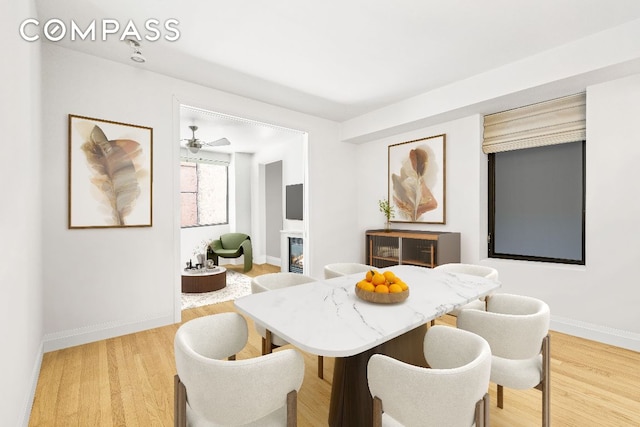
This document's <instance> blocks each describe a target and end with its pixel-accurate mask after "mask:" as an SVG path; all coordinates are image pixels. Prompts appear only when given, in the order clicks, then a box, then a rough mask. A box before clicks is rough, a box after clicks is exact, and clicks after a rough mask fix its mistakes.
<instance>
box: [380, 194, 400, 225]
mask: <svg viewBox="0 0 640 427" xmlns="http://www.w3.org/2000/svg"><path fill="white" fill-rule="evenodd" d="M378 207H379V208H380V212H382V214H383V215H384V217H385V219H386V221H385V223H384V230H385V231H391V218H393V217H394V216H395V214H396V213H395V208H394V207H393V206H391V204H390V203H389V199H383V200H378Z"/></svg>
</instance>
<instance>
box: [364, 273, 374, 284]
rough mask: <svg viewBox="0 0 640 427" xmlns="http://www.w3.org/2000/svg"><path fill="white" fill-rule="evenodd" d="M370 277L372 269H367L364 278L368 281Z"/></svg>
mask: <svg viewBox="0 0 640 427" xmlns="http://www.w3.org/2000/svg"><path fill="white" fill-rule="evenodd" d="M372 277H373V270H369V271H367V274H366V275H365V276H364V279H365V280H366V281H367V282H370V281H371V278H372Z"/></svg>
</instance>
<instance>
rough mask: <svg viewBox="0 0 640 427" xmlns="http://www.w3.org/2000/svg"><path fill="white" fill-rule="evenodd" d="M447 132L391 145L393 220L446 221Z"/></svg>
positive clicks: (415, 221) (391, 203) (390, 168)
mask: <svg viewBox="0 0 640 427" xmlns="http://www.w3.org/2000/svg"><path fill="white" fill-rule="evenodd" d="M446 176H447V175H446V135H445V134H442V135H436V136H430V137H427V138H421V139H415V140H412V141H406V142H401V143H398V144H392V145H389V180H388V183H389V187H388V197H389V203H390V205H391V206H392V207H393V209H394V212H395V216H394V218H392V219H391V222H407V223H427V224H445V223H446V198H445V190H446Z"/></svg>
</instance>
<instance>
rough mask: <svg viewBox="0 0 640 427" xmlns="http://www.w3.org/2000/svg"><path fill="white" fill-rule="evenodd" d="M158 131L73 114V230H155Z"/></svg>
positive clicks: (70, 138)
mask: <svg viewBox="0 0 640 427" xmlns="http://www.w3.org/2000/svg"><path fill="white" fill-rule="evenodd" d="M152 164H153V129H152V128H150V127H146V126H138V125H132V124H127V123H119V122H113V121H109V120H101V119H95V118H91V117H83V116H75V115H72V114H69V228H120V227H151V224H152V191H151V190H152V183H153V174H152Z"/></svg>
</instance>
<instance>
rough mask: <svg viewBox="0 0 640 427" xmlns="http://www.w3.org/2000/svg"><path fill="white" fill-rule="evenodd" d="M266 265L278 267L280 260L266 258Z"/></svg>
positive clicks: (271, 257) (270, 257) (272, 257)
mask: <svg viewBox="0 0 640 427" xmlns="http://www.w3.org/2000/svg"><path fill="white" fill-rule="evenodd" d="M267 264H269V265H275V266H276V267H280V258H276V257H274V256H267Z"/></svg>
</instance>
